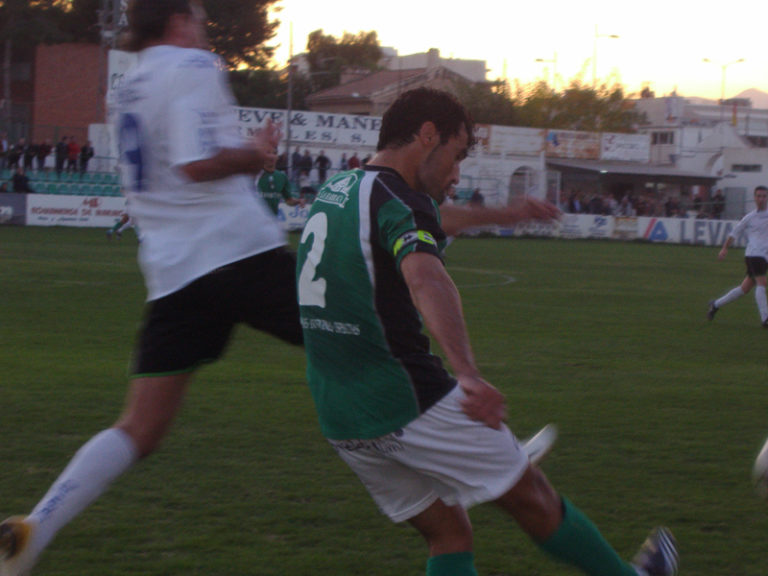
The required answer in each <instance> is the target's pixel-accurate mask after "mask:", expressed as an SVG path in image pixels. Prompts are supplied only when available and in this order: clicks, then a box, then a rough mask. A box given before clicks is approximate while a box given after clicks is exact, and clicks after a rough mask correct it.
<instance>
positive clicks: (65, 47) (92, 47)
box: [29, 44, 107, 142]
mask: <svg viewBox="0 0 768 576" xmlns="http://www.w3.org/2000/svg"><path fill="white" fill-rule="evenodd" d="M106 62H107V60H106V52H105V51H104V49H103V48H102V47H100V46H99V45H98V44H55V45H50V46H46V45H40V46H38V47H37V51H36V54H35V62H34V67H33V81H34V82H33V84H34V93H33V100H32V102H33V104H32V119H31V126H30V131H29V138H30V139H31V140H32V141H33V142H39V141H42V140H45V139H51V140H53V141H54V142H55V141H57V140H59V139H61V137H62V136H75V138H76V139H77V140H78V141H80V142H84V141H85V140H86V139H87V138H88V126H89V125H90V124H101V123H103V122H104V120H105V117H106V110H105V104H104V95H105V93H106V76H107V74H106Z"/></svg>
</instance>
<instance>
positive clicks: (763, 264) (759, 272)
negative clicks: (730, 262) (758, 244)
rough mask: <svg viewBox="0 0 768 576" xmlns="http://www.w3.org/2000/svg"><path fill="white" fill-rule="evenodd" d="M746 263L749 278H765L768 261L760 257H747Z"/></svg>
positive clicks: (767, 270)
mask: <svg viewBox="0 0 768 576" xmlns="http://www.w3.org/2000/svg"><path fill="white" fill-rule="evenodd" d="M744 263H745V264H746V265H747V276H749V277H750V278H754V277H755V276H765V274H766V272H768V261H766V260H765V258H761V257H760V256H746V257H745V258H744Z"/></svg>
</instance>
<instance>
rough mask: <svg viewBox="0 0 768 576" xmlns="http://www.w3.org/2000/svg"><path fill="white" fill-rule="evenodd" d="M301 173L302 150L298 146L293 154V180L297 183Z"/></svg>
mask: <svg viewBox="0 0 768 576" xmlns="http://www.w3.org/2000/svg"><path fill="white" fill-rule="evenodd" d="M299 174H301V152H300V151H299V147H298V146H296V149H295V150H294V151H293V154H291V180H292V181H293V182H294V183H296V184H298V182H299Z"/></svg>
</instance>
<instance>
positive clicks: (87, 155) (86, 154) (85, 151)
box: [80, 140, 94, 177]
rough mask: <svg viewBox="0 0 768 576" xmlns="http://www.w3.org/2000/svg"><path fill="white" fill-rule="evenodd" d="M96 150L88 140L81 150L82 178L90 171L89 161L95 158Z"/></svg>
mask: <svg viewBox="0 0 768 576" xmlns="http://www.w3.org/2000/svg"><path fill="white" fill-rule="evenodd" d="M93 154H94V150H93V146H91V141H90V140H86V142H85V144H84V145H83V147H82V148H80V177H82V176H83V174H85V173H86V172H87V171H88V161H89V160H90V159H91V158H93Z"/></svg>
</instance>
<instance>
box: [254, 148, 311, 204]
mask: <svg viewBox="0 0 768 576" xmlns="http://www.w3.org/2000/svg"><path fill="white" fill-rule="evenodd" d="M256 189H257V190H258V191H259V195H260V196H261V197H262V198H263V199H264V201H265V202H266V203H267V206H269V209H270V210H271V211H272V213H273V214H277V211H278V207H279V206H280V202H281V201H283V202H285V203H286V204H287V205H288V206H296V205H297V204H301V200H299V199H298V198H296V197H294V196H293V194H291V183H290V182H289V181H288V176H287V175H286V174H285V172H282V171H280V170H275V160H270V161H269V162H267V163H265V164H264V169H263V170H262V171H261V172H260V173H259V175H258V176H257V177H256Z"/></svg>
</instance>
